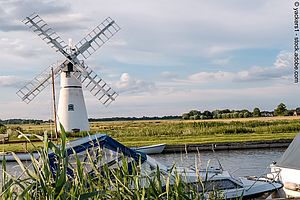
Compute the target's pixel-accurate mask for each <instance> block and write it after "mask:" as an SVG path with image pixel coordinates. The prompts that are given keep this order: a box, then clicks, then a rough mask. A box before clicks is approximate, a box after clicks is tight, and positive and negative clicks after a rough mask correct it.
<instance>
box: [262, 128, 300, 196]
mask: <svg viewBox="0 0 300 200" xmlns="http://www.w3.org/2000/svg"><path fill="white" fill-rule="evenodd" d="M270 167H271V174H269V175H268V177H269V178H272V179H274V180H276V181H281V182H282V183H283V184H284V187H283V192H282V193H281V196H280V197H287V198H289V197H296V198H298V197H300V134H298V135H297V136H296V137H295V138H294V139H293V141H292V143H291V144H290V145H289V147H288V148H287V149H286V151H285V152H284V154H283V155H282V156H281V158H280V159H279V160H278V161H277V162H274V163H273V164H271V165H270Z"/></svg>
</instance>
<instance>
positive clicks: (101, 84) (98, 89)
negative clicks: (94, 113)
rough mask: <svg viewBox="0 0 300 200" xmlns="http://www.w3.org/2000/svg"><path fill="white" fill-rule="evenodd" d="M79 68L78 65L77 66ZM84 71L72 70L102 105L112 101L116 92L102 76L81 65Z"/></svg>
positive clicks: (115, 96) (116, 94)
mask: <svg viewBox="0 0 300 200" xmlns="http://www.w3.org/2000/svg"><path fill="white" fill-rule="evenodd" d="M77 68H79V67H77ZM81 68H84V69H85V70H84V71H81V72H80V71H76V72H74V74H73V75H74V76H75V78H77V79H78V80H79V81H80V82H81V83H82V85H84V86H85V87H86V88H87V89H88V90H89V91H90V92H91V94H92V95H93V96H95V97H96V98H97V99H98V100H99V101H100V102H101V103H102V104H103V105H105V106H108V105H109V104H110V103H111V102H113V101H114V100H115V99H116V98H117V96H118V93H116V92H115V91H114V90H113V89H112V88H111V87H110V86H109V85H108V84H107V83H106V82H105V81H103V79H102V78H100V77H99V76H98V75H97V74H96V73H95V72H94V71H93V70H91V69H90V68H89V67H88V66H81V67H80V68H79V70H80V69H81Z"/></svg>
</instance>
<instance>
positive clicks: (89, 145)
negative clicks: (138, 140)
mask: <svg viewBox="0 0 300 200" xmlns="http://www.w3.org/2000/svg"><path fill="white" fill-rule="evenodd" d="M99 146H100V148H101V149H106V150H109V151H110V152H114V153H115V154H119V155H121V154H122V155H124V156H127V157H130V158H131V159H133V160H135V161H136V162H139V161H140V162H142V163H143V162H144V161H146V160H147V156H146V154H144V153H142V152H137V151H135V150H133V149H130V148H128V147H126V146H124V145H122V144H121V143H119V142H118V141H116V140H114V139H112V138H111V137H109V136H108V135H106V134H94V135H89V136H86V137H83V138H80V139H77V140H73V141H71V142H69V143H67V144H66V156H70V155H72V154H74V152H76V154H80V153H85V152H86V151H87V150H88V151H90V150H93V149H95V147H99ZM48 157H49V161H50V165H51V166H52V167H54V168H56V166H55V165H56V163H55V160H56V158H57V157H56V154H55V153H54V152H50V153H49V154H48Z"/></svg>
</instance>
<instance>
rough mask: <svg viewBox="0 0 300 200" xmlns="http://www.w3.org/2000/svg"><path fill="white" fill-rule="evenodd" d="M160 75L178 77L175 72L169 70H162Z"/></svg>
mask: <svg viewBox="0 0 300 200" xmlns="http://www.w3.org/2000/svg"><path fill="white" fill-rule="evenodd" d="M160 76H161V77H162V78H165V79H175V78H177V77H178V75H177V73H175V72H169V71H165V72H162V73H161V74H160Z"/></svg>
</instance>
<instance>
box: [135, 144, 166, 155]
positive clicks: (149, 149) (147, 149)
mask: <svg viewBox="0 0 300 200" xmlns="http://www.w3.org/2000/svg"><path fill="white" fill-rule="evenodd" d="M165 146H166V144H156V145H150V146H142V147H137V148H132V149H134V150H136V151H139V152H142V153H145V154H160V153H162V152H163V150H164V149H165Z"/></svg>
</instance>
